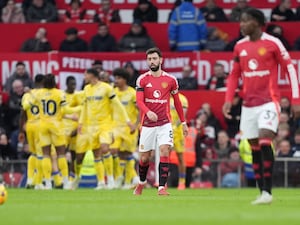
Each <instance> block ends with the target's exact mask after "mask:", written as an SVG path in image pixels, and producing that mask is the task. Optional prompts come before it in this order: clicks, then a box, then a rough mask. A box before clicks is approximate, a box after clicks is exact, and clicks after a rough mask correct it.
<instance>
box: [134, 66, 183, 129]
mask: <svg viewBox="0 0 300 225" xmlns="http://www.w3.org/2000/svg"><path fill="white" fill-rule="evenodd" d="M136 85H137V91H139V90H142V91H143V92H144V104H145V105H146V107H147V108H148V109H149V110H151V111H153V112H154V113H156V114H157V117H158V119H157V122H153V121H151V120H149V119H148V117H147V116H145V113H147V112H143V111H142V110H141V111H142V112H141V118H142V125H143V126H146V127H154V126H161V125H163V124H166V123H169V122H170V121H171V115H170V95H171V92H173V93H176V92H177V91H178V83H177V80H176V78H175V77H174V76H172V75H170V74H168V73H166V72H164V71H163V72H162V74H161V76H159V77H154V76H153V75H152V74H151V73H150V72H147V73H144V74H142V75H140V76H139V78H138V79H137V83H136Z"/></svg>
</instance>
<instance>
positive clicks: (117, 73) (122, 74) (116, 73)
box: [112, 67, 129, 82]
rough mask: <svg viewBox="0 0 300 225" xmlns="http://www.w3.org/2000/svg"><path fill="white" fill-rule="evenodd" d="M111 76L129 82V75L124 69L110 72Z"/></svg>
mask: <svg viewBox="0 0 300 225" xmlns="http://www.w3.org/2000/svg"><path fill="white" fill-rule="evenodd" d="M112 74H113V76H118V77H122V78H123V79H125V80H126V82H128V80H129V73H128V71H127V70H126V69H125V68H121V67H120V68H116V69H114V70H113V72H112Z"/></svg>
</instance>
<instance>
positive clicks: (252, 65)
mask: <svg viewBox="0 0 300 225" xmlns="http://www.w3.org/2000/svg"><path fill="white" fill-rule="evenodd" d="M248 67H249V69H251V70H256V69H257V67H258V62H257V60H256V59H250V60H249V61H248Z"/></svg>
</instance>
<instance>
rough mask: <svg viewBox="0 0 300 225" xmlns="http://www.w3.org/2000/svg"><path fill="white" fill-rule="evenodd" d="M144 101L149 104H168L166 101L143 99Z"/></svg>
mask: <svg viewBox="0 0 300 225" xmlns="http://www.w3.org/2000/svg"><path fill="white" fill-rule="evenodd" d="M145 101H146V102H150V103H158V104H166V103H167V102H168V101H167V100H166V99H153V98H145Z"/></svg>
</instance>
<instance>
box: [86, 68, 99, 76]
mask: <svg viewBox="0 0 300 225" xmlns="http://www.w3.org/2000/svg"><path fill="white" fill-rule="evenodd" d="M85 72H86V73H89V74H92V75H93V76H94V77H99V72H98V71H97V70H96V69H94V68H90V69H87V70H86V71H85Z"/></svg>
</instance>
